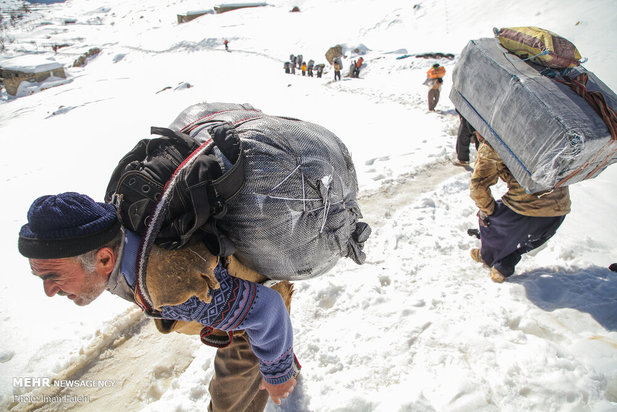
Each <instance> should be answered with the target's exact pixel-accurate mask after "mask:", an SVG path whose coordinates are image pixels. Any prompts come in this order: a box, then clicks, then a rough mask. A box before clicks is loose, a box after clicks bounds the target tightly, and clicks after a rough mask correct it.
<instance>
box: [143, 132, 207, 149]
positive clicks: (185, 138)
mask: <svg viewBox="0 0 617 412" xmlns="http://www.w3.org/2000/svg"><path fill="white" fill-rule="evenodd" d="M150 134H157V135H159V136H165V137H169V138H170V139H174V140H176V141H180V142H183V143H184V144H185V145H186V147H187V148H189V149H196V148H197V147H198V146H199V143H198V142H197V141H195V140H194V139H193V138H192V137H191V136H189V135H187V134H184V133H182V132H177V131H175V130H172V129H169V128H167V127H155V126H152V127H150Z"/></svg>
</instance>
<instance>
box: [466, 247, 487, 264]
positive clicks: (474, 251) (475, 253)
mask: <svg viewBox="0 0 617 412" xmlns="http://www.w3.org/2000/svg"><path fill="white" fill-rule="evenodd" d="M469 254H470V255H471V258H472V259H473V260H475V261H476V262H478V263H482V264H483V265H484V266H485V267H488V265H487V264H486V262H484V260H482V255H481V254H480V249H471V250H470V251H469Z"/></svg>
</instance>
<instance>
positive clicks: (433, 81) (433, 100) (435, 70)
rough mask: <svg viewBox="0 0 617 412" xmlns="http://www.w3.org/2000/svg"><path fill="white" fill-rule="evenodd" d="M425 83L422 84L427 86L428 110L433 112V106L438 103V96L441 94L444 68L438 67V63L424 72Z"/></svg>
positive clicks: (444, 73)
mask: <svg viewBox="0 0 617 412" xmlns="http://www.w3.org/2000/svg"><path fill="white" fill-rule="evenodd" d="M426 75H427V77H426V81H425V82H424V84H426V85H428V86H429V90H428V110H429V111H434V110H435V106H437V103H438V102H439V94H440V92H441V85H442V84H443V77H444V76H445V75H446V68H445V67H443V66H440V65H439V63H435V64H433V67H431V68H430V69H429V70H428V71H427V72H426Z"/></svg>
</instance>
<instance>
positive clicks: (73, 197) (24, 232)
mask: <svg viewBox="0 0 617 412" xmlns="http://www.w3.org/2000/svg"><path fill="white" fill-rule="evenodd" d="M119 231H120V222H119V220H118V218H117V217H116V209H115V208H114V206H112V205H110V204H107V203H97V202H95V201H94V200H92V199H91V198H90V197H88V196H86V195H82V194H79V193H75V192H67V193H60V194H59V195H55V196H54V195H46V196H41V197H39V198H38V199H36V200H35V201H34V202H33V203H32V206H30V210H28V223H27V224H25V225H23V226H22V227H21V230H20V231H19V242H18V248H19V253H21V254H22V255H24V256H25V257H27V258H34V259H57V258H65V257H71V256H77V255H81V254H82V253H85V252H88V251H91V250H96V249H97V248H100V247H101V246H103V245H105V244H106V243H108V242H109V241H111V240H112V239H113V238H114V237H115V236H116V235H117V234H118V232H119Z"/></svg>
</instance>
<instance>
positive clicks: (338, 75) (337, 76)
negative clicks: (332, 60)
mask: <svg viewBox="0 0 617 412" xmlns="http://www.w3.org/2000/svg"><path fill="white" fill-rule="evenodd" d="M334 80H341V71H340V70H335V71H334Z"/></svg>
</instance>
